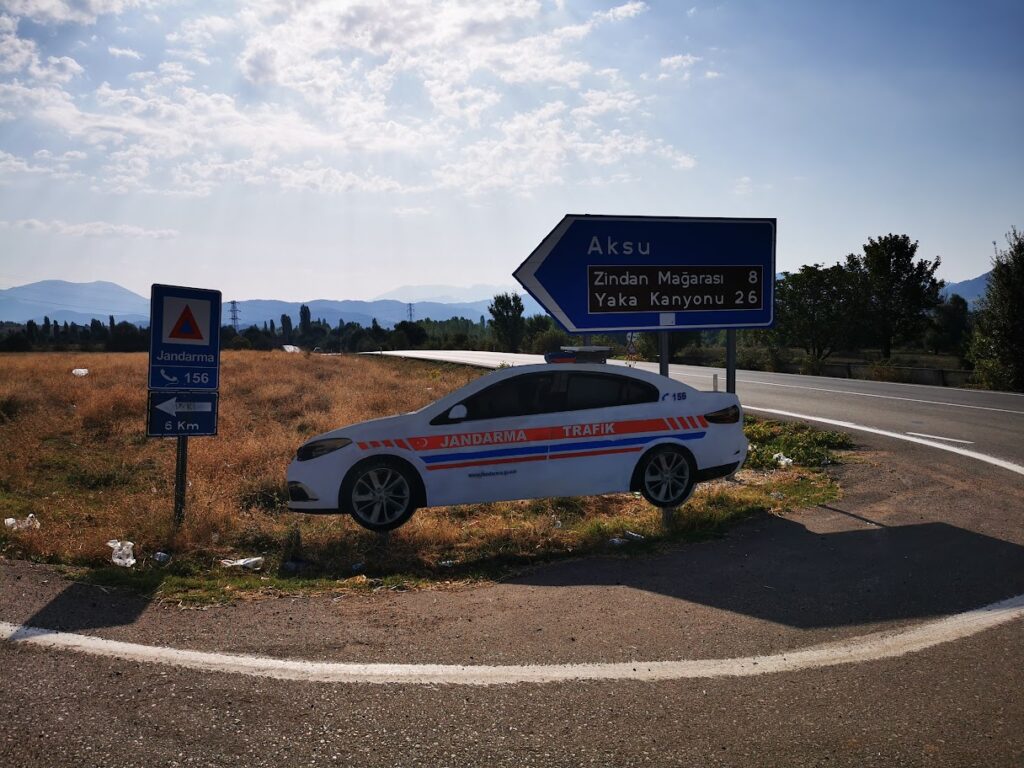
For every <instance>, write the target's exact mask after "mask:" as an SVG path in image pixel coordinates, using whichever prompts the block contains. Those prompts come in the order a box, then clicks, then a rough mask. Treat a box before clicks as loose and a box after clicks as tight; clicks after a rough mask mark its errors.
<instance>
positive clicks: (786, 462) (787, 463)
mask: <svg viewBox="0 0 1024 768" xmlns="http://www.w3.org/2000/svg"><path fill="white" fill-rule="evenodd" d="M772 461H774V462H775V463H776V464H778V465H779V466H780V467H791V466H793V460H792V459H791V458H789V457H788V456H786V455H785V454H784V453H782V452H779V453H776V454H774V455H773V456H772Z"/></svg>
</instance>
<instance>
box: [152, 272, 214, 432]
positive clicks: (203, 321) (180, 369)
mask: <svg viewBox="0 0 1024 768" xmlns="http://www.w3.org/2000/svg"><path fill="white" fill-rule="evenodd" d="M220 309H221V295H220V291H210V290H205V289H200V288H184V287H181V286H177V285H154V286H153V289H152V293H151V294H150V303H149V320H150V325H149V331H150V343H149V408H148V418H147V420H146V434H147V435H148V436H150V437H198V436H201V435H216V434H217V402H218V395H217V389H218V387H219V386H220Z"/></svg>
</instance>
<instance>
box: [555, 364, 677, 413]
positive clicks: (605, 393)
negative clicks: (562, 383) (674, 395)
mask: <svg viewBox="0 0 1024 768" xmlns="http://www.w3.org/2000/svg"><path fill="white" fill-rule="evenodd" d="M657 401H658V389H657V387H654V386H653V385H651V384H648V383H646V382H643V381H637V380H636V379H630V378H627V377H625V376H614V375H610V374H604V373H570V374H569V381H568V385H567V391H566V402H565V410H567V411H582V410H586V409H588V408H612V407H615V406H620V405H636V404H639V403H654V402H657Z"/></svg>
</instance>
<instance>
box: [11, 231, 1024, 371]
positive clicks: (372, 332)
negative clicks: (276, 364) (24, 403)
mask: <svg viewBox="0 0 1024 768" xmlns="http://www.w3.org/2000/svg"><path fill="white" fill-rule="evenodd" d="M1006 240H1007V247H1006V248H1003V249H999V248H996V249H995V254H994V256H993V259H992V272H991V274H990V276H989V282H988V288H987V292H986V294H985V296H984V297H983V298H982V299H981V301H980V303H979V306H978V308H977V309H976V310H975V311H970V309H969V307H968V304H967V301H966V300H965V299H964V298H962V297H960V296H957V295H956V294H953V295H951V296H949V297H944V296H943V295H942V288H943V285H944V284H943V282H942V281H941V280H939V279H938V278H936V277H935V273H936V271H937V270H938V268H939V266H940V264H941V260H940V259H939V258H938V257H936V258H935V259H934V260H931V261H929V260H927V259H921V258H918V257H917V251H918V243H917V242H916V241H912V240H911V239H910V238H909V237H908V236H907V235H905V234H903V235H895V234H888V235H883V236H881V237H878V238H870V239H869V240H868V242H867V243H866V244H865V245H864V246H863V249H862V253H859V254H849V255H848V256H847V257H846V259H845V260H844V261H843V262H841V263H838V264H835V265H833V266H824V265H823V264H811V265H807V266H803V267H801V268H800V269H799V270H798V271H796V272H784V273H783V274H782V277H781V278H780V279H778V280H777V281H776V286H775V325H774V327H773V328H770V329H764V330H744V331H740V332H739V344H740V348H741V356H740V365H741V367H760V368H767V369H773V370H780V369H782V367H783V366H784V365H786V364H791V363H792V351H793V350H798V351H799V352H801V353H802V359H801V360H800V368H801V370H803V371H805V372H807V373H818V372H820V370H821V368H822V366H823V364H824V363H825V361H827V360H828V359H829V358H830V357H832V356H833V355H836V354H838V353H857V354H860V353H863V351H864V350H867V349H871V350H877V357H878V359H879V360H880V361H882V362H887V361H889V360H890V359H891V358H892V355H893V352H894V350H896V349H898V348H904V349H906V348H911V349H919V350H923V351H927V352H929V353H932V354H939V353H944V354H947V355H952V356H955V357H956V358H957V359H958V360H959V361H960V363H961V365H962V366H963V367H964V368H968V369H973V371H974V374H973V375H974V380H975V382H976V383H977V384H978V385H980V386H983V387H988V388H994V389H1009V390H1014V391H1024V235H1022V234H1021V233H1020V232H1018V230H1017V229H1016V228H1012V229H1011V230H1010V232H1009V233H1008V234H1007V237H1006ZM488 311H489V314H490V318H489V319H488V318H486V317H485V316H480V318H479V319H478V320H472V319H469V318H462V317H457V318H452V319H449V320H430V319H424V320H417V321H415V322H412V321H407V320H406V321H402V322H400V323H397V324H396V325H395V326H394V327H393V328H385V327H383V326H381V325H380V324H379V323H378V322H377V320H376V319H374V320H373V321H372V322H371V325H370V327H369V328H364V327H363V326H361V325H360V324H359V323H354V322H345V321H344V320H339V321H338V323H337V324H336V325H331V324H330V323H328V322H326V321H325V320H323V319H314V318H313V317H312V316H311V313H310V309H309V307H308V306H306V305H302V306H301V307H300V309H299V318H298V325H295V324H294V323H293V320H292V318H291V317H290V316H289V315H287V314H285V315H281V317H280V318H279V321H278V322H275V321H274V320H269V321H266V322H264V323H263V324H262V326H259V325H250V326H249V327H247V328H244V329H236V328H234V327H232V326H224V327H223V328H222V329H221V341H222V345H223V346H224V347H225V348H228V349H255V350H271V349H277V348H280V347H281V346H282V345H286V344H290V345H294V346H296V347H299V348H302V349H304V350H307V351H319V352H371V351H378V350H393V349H416V348H427V349H476V350H493V351H505V352H532V353H544V352H551V351H556V350H558V349H559V348H560V347H561V346H565V345H569V344H573V343H576V344H578V343H581V342H583V341H588V342H590V343H595V344H604V345H607V346H611V347H612V348H613V350H614V351H615V353H617V354H620V355H627V356H635V357H636V358H639V359H648V360H653V359H656V358H657V355H658V337H657V334H654V333H640V334H625V333H622V334H604V335H595V336H592V337H586V338H583V337H580V336H571V335H570V334H567V333H565V332H564V331H563V330H561V329H560V328H559V327H557V326H556V325H555V323H554V322H553V321H552V319H551V318H550V317H548V316H546V315H536V316H533V317H524V307H523V302H522V299H521V298H520V297H519V296H517V295H515V294H499V295H497V296H495V297H494V298H493V300H492V302H491V304H490V306H489V307H488ZM4 326H6V328H0V334H3V333H4V331H6V335H3V337H2V338H0V351H9V352H17V351H30V350H67V349H82V350H108V351H113V352H135V351H146V350H148V349H149V329H148V328H139V327H138V326H136V325H134V324H132V323H127V322H120V323H116V322H115V321H114V317H113V316H110V317H109V320H108V322H107V323H103V322H101V321H100V320H93V321H92V322H91V323H90V324H89V325H77V324H75V323H67V322H65V323H63V324H61V323H57V322H51V321H50V319H49V318H48V317H47V318H44V320H43V322H42V323H41V324H38V323H35V322H34V321H29V322H27V323H26V324H25V325H24V326H21V325H18V324H11V323H7V324H4ZM669 342H670V354H672V356H673V357H674V358H679V357H680V356H682V355H684V353H687V354H686V357H687V359H688V361H690V362H715V360H714V358H709V357H708V356H706V355H704V356H702V354H701V350H702V349H708V348H718V347H720V346H721V345H722V344H723V343H724V332H723V331H690V332H686V331H678V332H672V333H671V334H670V339H669Z"/></svg>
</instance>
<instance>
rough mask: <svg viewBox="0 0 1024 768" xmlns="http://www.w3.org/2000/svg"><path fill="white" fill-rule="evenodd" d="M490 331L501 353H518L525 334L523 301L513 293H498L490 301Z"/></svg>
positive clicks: (488, 308) (488, 309)
mask: <svg viewBox="0 0 1024 768" xmlns="http://www.w3.org/2000/svg"><path fill="white" fill-rule="evenodd" d="M487 311H488V312H490V313H491V330H492V331H493V332H494V338H495V341H496V342H497V344H498V347H499V349H500V350H501V351H502V352H518V351H519V347H520V345H521V344H522V341H523V334H524V333H525V332H526V321H525V320H523V300H522V299H521V298H519V296H517V295H516V294H514V293H499V294H498V295H497V296H495V297H494V299H493V300H492V301H491V304H490V306H488V307H487Z"/></svg>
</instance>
